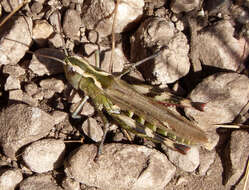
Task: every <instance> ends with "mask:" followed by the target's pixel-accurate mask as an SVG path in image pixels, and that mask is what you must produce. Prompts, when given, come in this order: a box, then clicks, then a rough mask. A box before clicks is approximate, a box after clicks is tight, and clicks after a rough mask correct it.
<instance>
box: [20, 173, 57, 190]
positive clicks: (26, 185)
mask: <svg viewBox="0 0 249 190" xmlns="http://www.w3.org/2000/svg"><path fill="white" fill-rule="evenodd" d="M19 189H20V190H44V189H47V190H50V189H51V190H62V188H61V187H59V186H58V185H57V184H56V182H55V179H53V177H52V176H51V175H49V174H39V175H36V176H31V177H28V178H26V179H25V180H23V181H22V182H21V184H20V188H19Z"/></svg>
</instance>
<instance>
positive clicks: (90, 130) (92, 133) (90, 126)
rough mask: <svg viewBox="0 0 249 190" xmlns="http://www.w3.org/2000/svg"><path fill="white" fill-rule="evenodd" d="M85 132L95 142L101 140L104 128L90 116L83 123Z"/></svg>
mask: <svg viewBox="0 0 249 190" xmlns="http://www.w3.org/2000/svg"><path fill="white" fill-rule="evenodd" d="M82 130H83V131H84V133H85V134H86V135H87V136H88V137H89V138H91V139H92V140H93V141H95V142H100V141H101V139H102V136H103V130H102V128H101V127H100V126H99V125H98V123H97V121H96V120H95V119H93V118H91V117H90V118H88V119H87V120H86V121H84V123H83V124H82Z"/></svg>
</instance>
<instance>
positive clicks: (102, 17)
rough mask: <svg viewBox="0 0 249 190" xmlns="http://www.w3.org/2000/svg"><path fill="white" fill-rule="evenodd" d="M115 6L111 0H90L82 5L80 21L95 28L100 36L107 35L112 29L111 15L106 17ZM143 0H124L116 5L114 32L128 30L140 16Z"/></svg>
mask: <svg viewBox="0 0 249 190" xmlns="http://www.w3.org/2000/svg"><path fill="white" fill-rule="evenodd" d="M114 7H115V3H114V2H113V1H112V0H106V1H102V2H100V1H95V0H90V1H88V3H87V4H85V6H84V7H83V10H82V12H83V15H82V23H84V24H85V26H86V28H87V29H89V30H91V29H95V30H96V31H97V32H99V34H100V35H101V36H103V37H104V36H108V35H110V34H111V31H112V24H113V17H110V18H108V16H109V15H110V14H111V13H112V11H113V9H114ZM143 7H144V0H124V1H121V2H120V4H119V6H118V11H117V20H116V24H115V29H114V30H115V33H120V32H123V31H124V30H126V31H127V30H129V29H131V28H132V25H134V23H136V22H137V21H138V20H140V19H141V18H142V14H143Z"/></svg>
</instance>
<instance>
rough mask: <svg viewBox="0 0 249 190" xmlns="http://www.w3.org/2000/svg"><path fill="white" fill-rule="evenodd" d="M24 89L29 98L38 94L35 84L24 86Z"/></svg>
mask: <svg viewBox="0 0 249 190" xmlns="http://www.w3.org/2000/svg"><path fill="white" fill-rule="evenodd" d="M24 89H25V92H26V93H27V94H28V95H29V96H33V95H35V94H36V93H37V92H38V86H37V84H35V83H29V84H26V85H25V86H24Z"/></svg>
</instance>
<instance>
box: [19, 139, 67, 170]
mask: <svg viewBox="0 0 249 190" xmlns="http://www.w3.org/2000/svg"><path fill="white" fill-rule="evenodd" d="M64 151H65V144H64V142H63V141H62V140H55V139H44V140H40V141H37V142H34V143H32V144H31V145H29V146H28V147H27V148H26V149H25V151H24V153H23V160H24V162H25V163H26V165H27V166H28V167H29V168H30V169H31V170H32V171H34V172H37V173H43V172H47V171H50V170H53V169H55V168H58V167H59V166H60V165H61V164H62V162H63V157H64Z"/></svg>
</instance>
